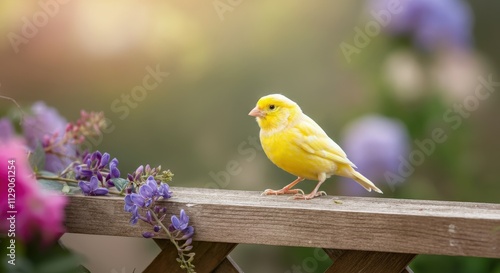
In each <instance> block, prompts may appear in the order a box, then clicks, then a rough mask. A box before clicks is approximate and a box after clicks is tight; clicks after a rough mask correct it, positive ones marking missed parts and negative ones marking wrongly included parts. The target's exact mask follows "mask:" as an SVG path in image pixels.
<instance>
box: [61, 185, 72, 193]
mask: <svg viewBox="0 0 500 273" xmlns="http://www.w3.org/2000/svg"><path fill="white" fill-rule="evenodd" d="M61 191H62V192H63V193H64V194H68V193H70V191H71V187H70V186H69V185H68V183H64V184H63V188H62V189H61Z"/></svg>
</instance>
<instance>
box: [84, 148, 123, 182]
mask: <svg viewBox="0 0 500 273" xmlns="http://www.w3.org/2000/svg"><path fill="white" fill-rule="evenodd" d="M109 159H110V155H109V154H108V153H104V154H101V152H99V151H95V152H93V153H91V154H86V155H85V156H84V158H83V160H82V162H83V163H82V164H80V165H77V166H75V167H74V171H75V177H76V179H81V180H89V179H90V177H92V176H97V179H98V180H99V181H103V178H105V179H104V180H105V181H106V182H107V184H108V185H109V186H114V184H113V182H112V181H110V180H111V179H112V178H118V177H120V170H118V159H116V158H113V159H112V160H111V162H110V161H109ZM108 164H109V169H107V168H106V167H107V166H108Z"/></svg>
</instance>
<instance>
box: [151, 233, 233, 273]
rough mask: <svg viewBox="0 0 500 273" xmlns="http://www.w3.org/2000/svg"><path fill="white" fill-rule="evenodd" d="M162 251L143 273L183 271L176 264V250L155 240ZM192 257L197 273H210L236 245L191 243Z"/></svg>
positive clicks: (160, 240) (164, 242)
mask: <svg viewBox="0 0 500 273" xmlns="http://www.w3.org/2000/svg"><path fill="white" fill-rule="evenodd" d="M155 242H156V243H157V244H158V246H160V248H161V249H162V251H161V252H160V253H159V254H158V255H157V256H156V258H154V259H153V261H152V262H151V264H149V266H148V267H147V268H146V269H145V270H144V273H156V272H171V273H177V272H179V273H181V272H185V270H183V269H181V268H180V267H179V264H178V263H177V262H176V260H175V259H176V258H177V257H178V256H177V249H176V248H175V247H174V246H173V245H172V244H170V242H169V241H167V240H163V239H155ZM192 245H193V251H194V252H195V253H196V255H195V256H194V261H193V264H194V265H195V266H196V272H198V273H211V272H212V271H214V270H215V269H216V268H218V266H219V265H220V264H221V263H222V262H223V261H224V260H225V259H226V256H227V255H228V254H229V253H230V252H231V251H232V250H233V248H234V247H235V246H236V244H230V243H229V244H228V243H214V242H201V241H194V242H193V243H192ZM235 272H237V271H235Z"/></svg>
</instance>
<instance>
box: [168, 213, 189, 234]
mask: <svg viewBox="0 0 500 273" xmlns="http://www.w3.org/2000/svg"><path fill="white" fill-rule="evenodd" d="M171 220H172V226H173V227H174V228H175V229H176V230H184V229H186V228H187V227H188V224H189V216H187V214H186V212H185V211H184V210H183V209H181V215H180V218H177V216H175V215H173V216H172V219H171Z"/></svg>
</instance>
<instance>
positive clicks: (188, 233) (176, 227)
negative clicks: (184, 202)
mask: <svg viewBox="0 0 500 273" xmlns="http://www.w3.org/2000/svg"><path fill="white" fill-rule="evenodd" d="M170 220H171V221H172V224H171V225H170V226H169V227H168V230H169V231H170V232H175V231H178V232H180V233H181V234H182V236H180V238H178V239H177V240H186V239H189V238H191V237H192V236H193V234H194V227H193V226H190V225H189V216H187V214H186V212H185V211H184V210H183V209H181V214H180V217H179V218H177V216H175V215H173V216H172V218H171V219H170Z"/></svg>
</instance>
